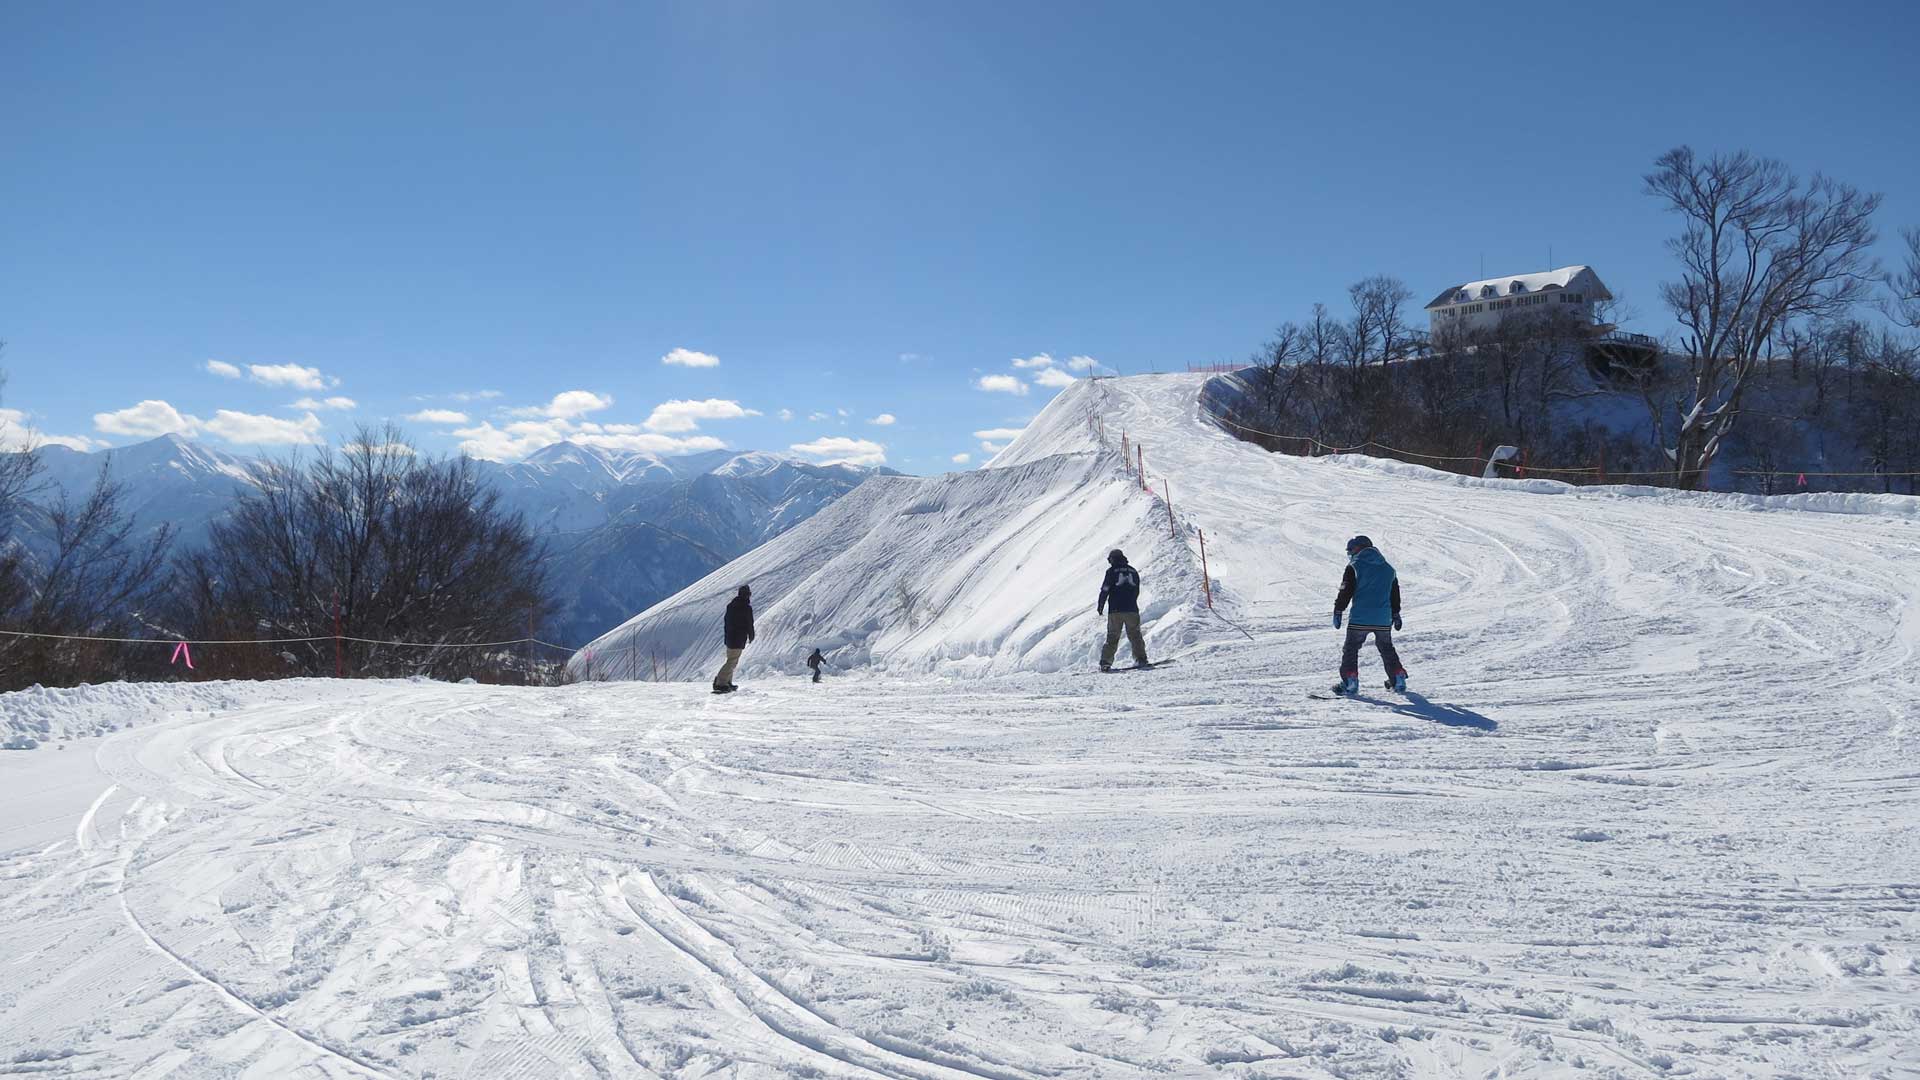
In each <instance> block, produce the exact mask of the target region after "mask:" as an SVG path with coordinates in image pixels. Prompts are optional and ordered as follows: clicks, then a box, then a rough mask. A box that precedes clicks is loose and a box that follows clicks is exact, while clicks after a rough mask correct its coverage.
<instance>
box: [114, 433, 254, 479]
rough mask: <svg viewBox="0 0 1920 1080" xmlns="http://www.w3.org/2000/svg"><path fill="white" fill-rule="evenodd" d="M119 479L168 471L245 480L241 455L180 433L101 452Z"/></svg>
mask: <svg viewBox="0 0 1920 1080" xmlns="http://www.w3.org/2000/svg"><path fill="white" fill-rule="evenodd" d="M104 453H105V456H106V458H107V460H108V461H109V462H111V463H112V467H113V471H114V474H115V476H116V477H117V478H118V479H122V480H131V479H133V478H135V477H136V476H137V475H139V474H142V473H144V474H147V475H151V474H153V473H155V472H169V473H174V474H178V475H180V476H184V477H193V476H224V477H229V478H231V479H234V480H241V481H246V480H247V479H248V467H247V462H246V460H245V459H243V458H239V457H235V456H234V455H232V454H228V453H224V452H222V451H219V450H215V449H213V448H212V447H210V446H203V445H201V444H200V443H197V442H194V441H192V440H191V439H185V438H182V437H181V436H179V435H171V434H169V435H162V436H160V437H159V438H156V439H149V440H147V441H146V442H143V443H135V444H134V445H132V446H125V447H120V448H117V449H113V450H107V451H105V452H104Z"/></svg>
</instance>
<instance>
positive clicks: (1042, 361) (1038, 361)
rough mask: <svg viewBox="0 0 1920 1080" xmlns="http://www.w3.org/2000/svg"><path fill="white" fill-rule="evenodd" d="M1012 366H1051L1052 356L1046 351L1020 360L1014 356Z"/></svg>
mask: <svg viewBox="0 0 1920 1080" xmlns="http://www.w3.org/2000/svg"><path fill="white" fill-rule="evenodd" d="M1013 366H1014V367H1017V368H1044V367H1052V366H1053V357H1051V356H1048V355H1047V354H1046V353H1039V354H1037V355H1034V356H1029V357H1027V358H1026V359H1025V360H1022V359H1020V358H1019V357H1017V356H1016V357H1014V358H1013Z"/></svg>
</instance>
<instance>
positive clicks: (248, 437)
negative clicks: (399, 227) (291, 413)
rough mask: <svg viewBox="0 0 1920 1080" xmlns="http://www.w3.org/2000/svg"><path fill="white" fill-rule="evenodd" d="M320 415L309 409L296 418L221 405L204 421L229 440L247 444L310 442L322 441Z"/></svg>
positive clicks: (287, 444) (302, 444) (290, 444)
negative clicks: (303, 414)
mask: <svg viewBox="0 0 1920 1080" xmlns="http://www.w3.org/2000/svg"><path fill="white" fill-rule="evenodd" d="M321 427H322V425H321V423H320V418H319V417H317V416H315V415H313V414H312V413H308V414H306V415H305V416H302V417H301V418H300V419H298V420H282V419H281V418H279V417H277V416H259V415H256V414H254V413H243V412H235V411H233V410H232V409H221V410H219V411H218V412H216V413H214V414H213V419H211V420H208V421H207V422H206V428H207V430H208V431H211V432H213V433H214V434H215V435H218V436H220V437H221V438H223V439H225V440H227V441H228V442H230V443H240V444H243V445H248V446H312V445H315V444H317V443H319V442H320V441H321V438H320V431H321Z"/></svg>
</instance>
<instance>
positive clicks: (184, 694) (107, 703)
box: [0, 682, 296, 750]
mask: <svg viewBox="0 0 1920 1080" xmlns="http://www.w3.org/2000/svg"><path fill="white" fill-rule="evenodd" d="M269 685H271V686H283V685H285V684H280V683H275V684H269ZM261 693H262V691H261V690H259V689H253V688H250V685H249V684H246V683H228V682H213V683H126V682H115V683H102V684H100V685H98V686H75V687H66V688H60V689H48V688H47V687H44V686H32V687H28V688H27V689H25V690H15V691H11V692H8V693H0V733H3V734H4V738H5V746H6V748H7V749H9V750H31V749H33V747H34V746H35V745H36V744H39V743H45V742H55V741H59V740H63V739H76V738H83V737H85V736H89V735H105V734H107V733H108V732H112V731H119V730H121V729H123V728H130V727H135V726H138V725H141V724H150V723H154V722H155V721H159V720H166V719H170V718H172V717H175V716H183V715H186V714H188V713H194V712H200V713H204V712H206V711H207V710H210V709H224V708H230V707H233V706H234V705H236V704H237V703H239V702H241V701H243V700H245V701H257V700H259V698H260V695H261ZM267 693H268V695H269V696H272V693H271V691H267ZM283 696H285V697H289V698H291V697H293V696H296V695H295V693H294V692H293V691H291V690H289V691H287V692H286V693H285V694H284V695H283Z"/></svg>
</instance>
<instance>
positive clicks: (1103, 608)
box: [1093, 604, 1107, 615]
mask: <svg viewBox="0 0 1920 1080" xmlns="http://www.w3.org/2000/svg"><path fill="white" fill-rule="evenodd" d="M1093 613H1094V614H1095V615H1105V614H1106V613H1107V605H1105V604H1095V605H1093Z"/></svg>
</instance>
